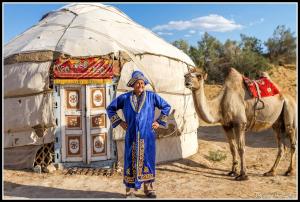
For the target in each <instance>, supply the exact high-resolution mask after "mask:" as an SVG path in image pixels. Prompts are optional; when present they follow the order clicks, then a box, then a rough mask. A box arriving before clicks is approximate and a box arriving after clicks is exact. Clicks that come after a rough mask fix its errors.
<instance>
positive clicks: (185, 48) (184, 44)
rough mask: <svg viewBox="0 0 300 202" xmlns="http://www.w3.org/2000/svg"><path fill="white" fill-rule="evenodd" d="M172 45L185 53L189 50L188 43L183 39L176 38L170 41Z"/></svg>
mask: <svg viewBox="0 0 300 202" xmlns="http://www.w3.org/2000/svg"><path fill="white" fill-rule="evenodd" d="M172 45H173V46H175V47H177V48H178V49H180V50H182V51H183V52H184V53H185V54H188V52H189V44H188V42H187V41H185V40H183V39H179V40H176V41H174V42H173V43H172Z"/></svg>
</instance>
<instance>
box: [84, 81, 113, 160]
mask: <svg viewBox="0 0 300 202" xmlns="http://www.w3.org/2000/svg"><path fill="white" fill-rule="evenodd" d="M109 102H110V100H109V95H108V89H106V88H105V85H87V86H86V107H87V110H86V120H87V127H86V128H87V133H86V134H87V163H90V162H91V161H98V160H106V159H108V158H110V146H109V145H110V140H109V138H108V130H109V127H110V123H109V120H108V117H107V114H106V106H107V104H109Z"/></svg>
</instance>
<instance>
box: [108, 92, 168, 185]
mask: <svg viewBox="0 0 300 202" xmlns="http://www.w3.org/2000/svg"><path fill="white" fill-rule="evenodd" d="M133 95H134V94H133V91H130V92H128V93H124V94H122V95H120V96H118V97H117V98H116V99H114V100H113V101H112V102H111V104H110V105H109V106H108V107H107V109H106V110H107V114H108V117H109V118H110V121H111V123H112V127H113V128H115V127H116V126H117V125H119V124H120V122H121V121H122V120H121V119H120V117H119V116H118V115H117V110H119V109H122V110H123V114H124V117H125V122H126V123H127V124H128V128H127V130H126V135H125V152H124V179H123V182H124V184H125V185H126V186H127V187H130V188H136V189H140V187H141V184H142V183H143V182H153V181H154V180H155V139H156V134H155V131H154V130H153V128H152V123H153V122H154V121H157V122H158V123H159V124H160V125H163V126H166V118H167V116H168V115H169V112H170V109H171V107H170V105H169V104H168V103H167V102H166V101H165V100H164V99H163V98H161V97H160V96H159V95H157V94H156V93H154V92H151V91H144V92H143V94H142V97H141V103H140V104H139V107H136V106H135V103H134V101H133ZM155 107H157V108H158V109H160V110H161V114H160V116H159V118H158V119H157V120H154V116H155Z"/></svg>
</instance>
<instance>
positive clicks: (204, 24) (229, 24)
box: [152, 14, 243, 32]
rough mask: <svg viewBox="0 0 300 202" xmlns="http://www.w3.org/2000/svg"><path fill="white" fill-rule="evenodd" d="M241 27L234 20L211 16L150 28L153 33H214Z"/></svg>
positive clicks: (171, 22)
mask: <svg viewBox="0 0 300 202" xmlns="http://www.w3.org/2000/svg"><path fill="white" fill-rule="evenodd" d="M242 27H243V26H242V25H240V24H237V23H235V21H234V20H228V19H226V18H224V17H223V16H220V15H215V14H211V15H208V16H203V17H198V18H194V19H192V20H186V21H183V20H178V21H170V22H169V23H168V24H164V25H157V26H155V27H153V28H152V30H154V31H162V30H179V31H180V30H187V29H193V30H202V31H215V32H227V31H232V30H235V29H241V28H242Z"/></svg>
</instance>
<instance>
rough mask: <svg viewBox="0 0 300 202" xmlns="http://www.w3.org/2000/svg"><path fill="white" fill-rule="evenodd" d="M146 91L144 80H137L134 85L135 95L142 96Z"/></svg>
mask: <svg viewBox="0 0 300 202" xmlns="http://www.w3.org/2000/svg"><path fill="white" fill-rule="evenodd" d="M144 90H145V82H144V81H143V80H137V81H136V82H135V83H134V85H133V91H134V93H136V94H138V95H140V94H141V93H142V92H143V91H144Z"/></svg>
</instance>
